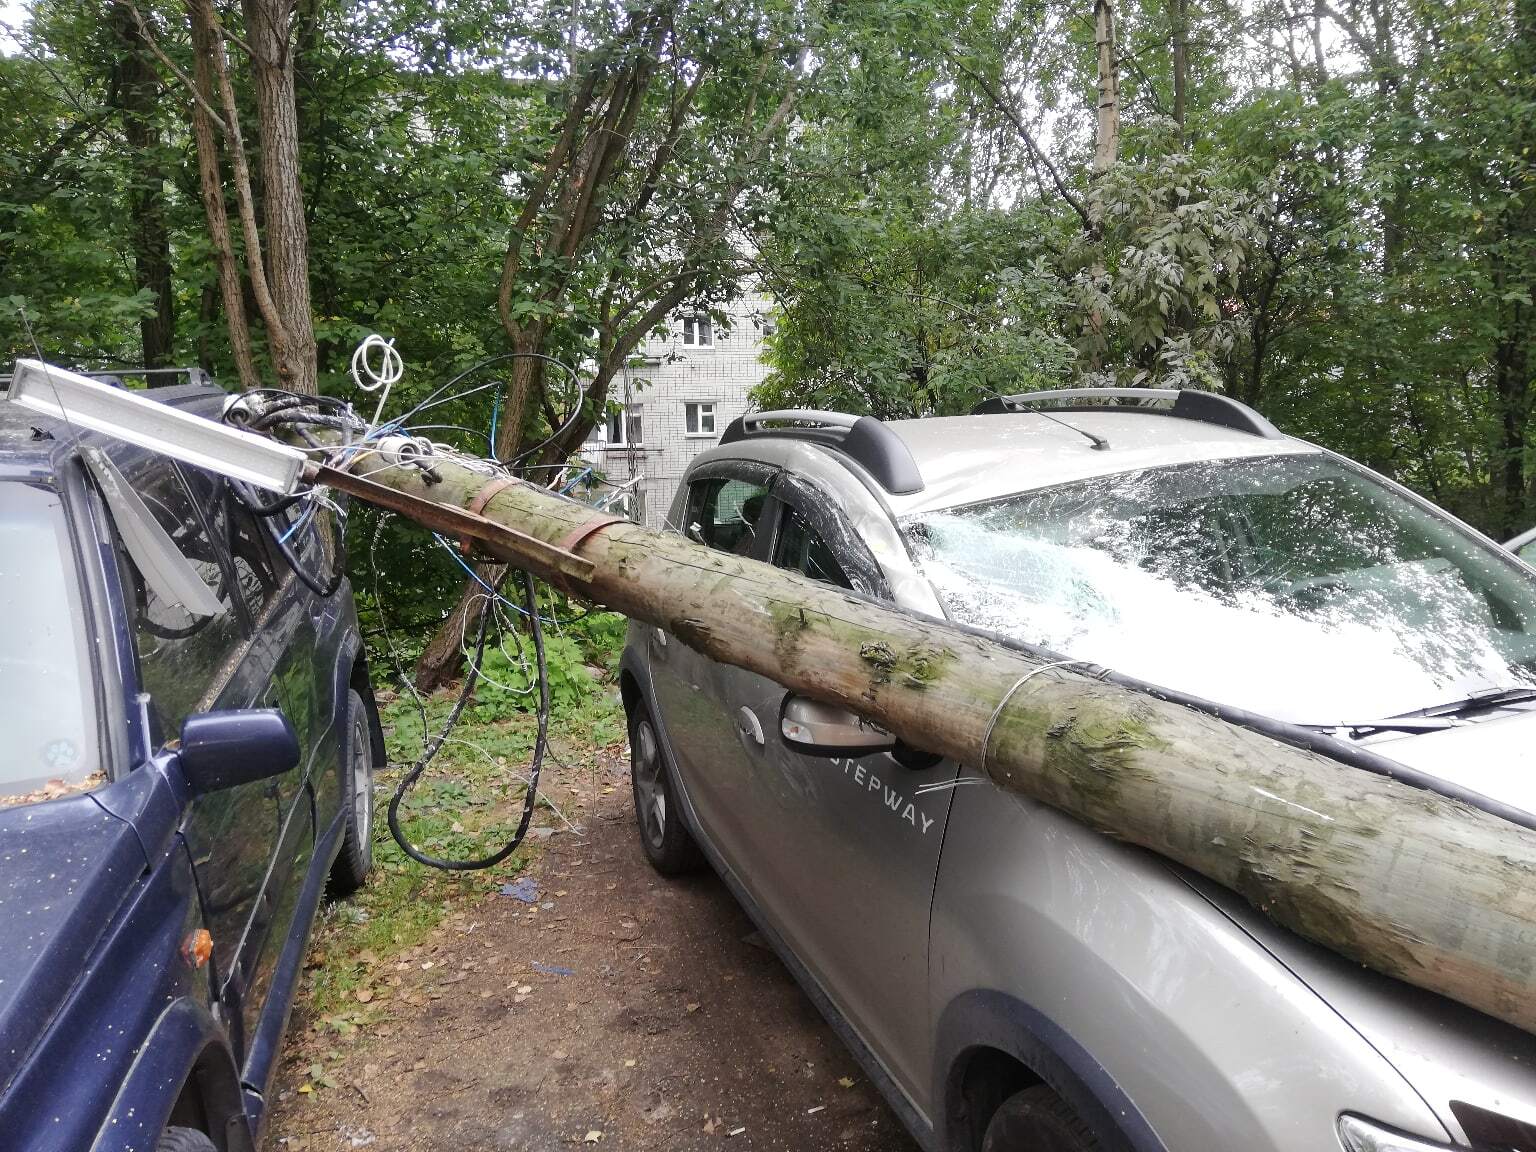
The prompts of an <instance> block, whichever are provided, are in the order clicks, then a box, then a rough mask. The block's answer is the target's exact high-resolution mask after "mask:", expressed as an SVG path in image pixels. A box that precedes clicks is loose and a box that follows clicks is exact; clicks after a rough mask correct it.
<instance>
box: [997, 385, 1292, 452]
mask: <svg viewBox="0 0 1536 1152" xmlns="http://www.w3.org/2000/svg"><path fill="white" fill-rule="evenodd" d="M1127 400H1133V401H1136V403H1134V404H1126V403H1122V401H1127ZM1170 401H1171V403H1169V402H1170ZM1046 407H1049V408H1051V409H1052V410H1053V411H1056V412H1100V411H1103V410H1104V409H1105V408H1106V407H1114V408H1116V409H1124V410H1126V411H1131V412H1145V413H1147V414H1148V415H1153V416H1174V417H1177V418H1179V419H1181V420H1198V421H1200V422H1201V423H1203V424H1219V425H1221V426H1222V427H1223V428H1232V429H1234V430H1236V431H1238V432H1246V433H1248V434H1249V435H1250V436H1262V437H1263V438H1264V439H1266V440H1283V439H1285V433H1284V432H1281V431H1280V429H1278V428H1276V427H1275V426H1274V425H1273V424H1271V423H1270V422H1269V421H1268V420H1266V419H1264V417H1262V416H1260V415H1259V414H1258V413H1257V412H1255V411H1254V410H1253V409H1252V408H1250V407H1248V405H1246V404H1241V403H1239V402H1238V401H1236V400H1234V399H1232V398H1231V397H1230V396H1223V395H1221V393H1219V392H1199V391H1196V390H1195V389H1192V388H1055V389H1051V390H1048V391H1044V392H1018V393H1015V394H1013V395H1011V396H992V397H989V398H988V399H986V400H983V401H982V402H981V403H980V404H978V405H976V407H974V408H972V409H971V415H972V416H991V415H996V414H997V413H999V412H1028V411H1030V410H1031V409H1034V408H1046Z"/></svg>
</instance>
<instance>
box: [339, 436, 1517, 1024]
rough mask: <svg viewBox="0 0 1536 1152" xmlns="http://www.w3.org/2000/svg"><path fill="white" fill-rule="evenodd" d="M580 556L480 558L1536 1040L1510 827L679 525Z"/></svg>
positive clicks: (623, 528)
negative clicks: (932, 759)
mask: <svg viewBox="0 0 1536 1152" xmlns="http://www.w3.org/2000/svg"><path fill="white" fill-rule="evenodd" d="M384 450H385V451H387V450H388V449H387V447H386V448H385V449H384ZM349 466H350V467H351V468H353V469H355V470H359V471H366V472H367V473H368V475H369V477H370V478H371V479H372V480H374V481H375V482H377V483H379V484H383V485H386V486H388V487H391V488H394V489H397V490H399V491H401V492H406V493H410V494H412V495H415V496H419V497H422V498H424V499H427V500H432V501H435V502H437V503H441V504H447V505H452V506H455V507H459V508H463V507H466V506H468V505H469V504H470V503H471V501H473V500H474V498H475V496H476V495H477V494H478V493H479V492H480V491H481V489H482V488H483V487H484V485H485V483H486V481H487V479H488V477H487V476H486V474H484V473H483V472H477V471H473V470H471V469H469V468H466V467H464V466H462V465H460V464H457V463H454V462H452V461H450V460H444V459H435V460H434V461H433V463H432V466H431V469H430V473H426V472H423V471H422V470H420V469H419V468H417V467H411V466H393V467H391V466H389V465H388V461H387V459H381V457H380V456H378V455H375V454H371V453H370V454H363V455H360V456H354V457H353V458H352V461H351V463H350V465H349ZM482 514H483V515H484V516H486V517H487V518H489V519H492V520H495V521H497V522H498V523H500V524H503V525H505V526H507V527H509V528H513V529H515V530H517V531H519V532H523V533H526V534H527V535H530V536H535V537H538V538H540V539H543V540H545V541H548V542H551V543H554V542H557V541H560V540H561V539H562V538H565V537H567V536H568V534H569V533H570V532H571V530H572V529H573V528H576V527H578V526H580V525H582V524H584V523H586V522H588V521H589V520H591V519H593V518H595V517H597V516H599V515H601V514H600V513H598V512H596V511H595V510H594V509H592V508H590V507H588V506H586V505H583V504H579V503H576V502H573V501H569V500H566V499H563V498H561V497H559V496H556V495H554V494H552V493H549V492H547V491H545V490H543V489H541V488H538V487H536V486H532V485H528V484H521V483H519V484H515V485H513V486H511V487H508V488H504V489H503V490H501V491H500V492H498V493H496V494H495V495H494V496H493V497H492V498H491V499H490V500H489V502H487V503H486V506H485V508H484V509H483V512H482ZM575 550H576V552H577V553H578V554H579V555H580V556H581V557H583V558H584V559H586V560H589V561H590V562H591V563H592V565H593V574H592V576H591V578H590V579H589V580H573V579H571V578H570V577H568V576H566V575H564V574H563V573H562V572H560V571H559V570H558V569H557V568H556V567H555V566H554V565H552V564H549V563H547V562H546V561H545V560H544V559H541V558H539V557H536V556H528V555H523V554H520V553H518V552H517V551H516V550H515V549H511V548H506V547H502V546H496V547H494V548H492V549H491V551H492V553H493V554H494V555H496V556H497V558H498V559H501V560H504V561H509V562H515V563H517V564H519V565H520V566H522V567H526V568H528V569H529V570H530V571H533V572H534V573H535V574H536V575H539V576H542V577H544V578H545V579H548V580H550V581H551V582H552V583H555V584H557V585H560V586H562V587H565V588H567V589H568V590H570V591H572V592H573V593H575V594H577V595H580V596H582V597H584V598H586V599H588V600H591V601H594V602H597V603H601V604H605V605H607V606H608V607H610V608H612V609H614V610H616V611H619V612H622V613H624V614H625V615H628V616H630V617H631V618H633V619H635V620H638V621H642V622H644V623H647V624H651V625H654V626H656V627H659V628H662V629H664V630H666V631H667V632H669V633H671V634H672V635H673V636H675V637H677V638H678V639H679V640H681V641H682V642H683V643H685V644H687V645H688V646H689V647H691V648H693V649H695V650H697V651H698V652H700V653H702V654H704V655H705V656H707V657H710V658H711V659H715V660H720V661H723V662H725V663H727V664H732V665H735V666H737V667H741V668H745V669H747V670H749V671H752V672H756V673H758V674H760V675H763V676H767V677H769V678H770V679H772V680H774V681H777V682H778V683H779V684H782V685H783V686H784V687H785V688H787V689H789V690H792V691H795V692H800V693H803V694H805V695H806V696H809V697H812V698H815V699H818V700H824V701H830V702H833V703H837V704H841V705H843V706H845V707H848V708H850V709H853V710H855V711H857V712H858V713H860V714H862V715H864V716H866V717H868V718H869V719H871V720H873V721H875V722H876V723H878V724H880V725H882V726H884V727H886V728H888V729H890V730H891V731H893V732H894V733H896V734H897V735H898V736H900V737H901V738H902V739H904V740H906V741H907V742H908V743H910V744H912V745H914V746H916V747H919V748H923V749H926V750H928V751H931V752H934V753H939V754H942V755H945V756H949V757H951V758H953V759H955V760H958V761H960V762H961V763H964V764H967V765H971V766H973V767H976V768H978V769H984V770H985V772H986V774H987V775H988V776H990V777H991V779H992V780H993V781H995V782H996V783H997V784H998V785H999V786H1000V787H1002V788H1005V789H1008V790H1011V791H1014V792H1017V793H1019V794H1020V795H1022V796H1024V797H1028V798H1030V799H1033V800H1037V801H1041V802H1044V803H1046V804H1049V805H1051V806H1053V807H1055V808H1058V809H1060V810H1061V811H1063V812H1066V813H1068V814H1070V815H1072V816H1074V817H1076V818H1077V819H1079V820H1081V821H1082V822H1084V823H1085V824H1087V825H1088V826H1090V827H1092V828H1094V829H1096V830H1098V831H1100V832H1103V833H1105V834H1107V835H1110V836H1113V837H1116V838H1118V839H1120V840H1124V841H1127V842H1130V843H1133V844H1139V845H1141V846H1143V847H1145V848H1148V849H1150V850H1152V851H1154V852H1157V853H1159V854H1161V855H1163V856H1165V857H1167V858H1169V859H1171V860H1174V861H1177V862H1179V863H1181V864H1183V865H1185V866H1187V867H1189V868H1192V869H1194V870H1195V871H1197V872H1199V873H1201V874H1202V875H1205V876H1207V877H1209V878H1210V879H1212V880H1215V881H1217V882H1218V883H1221V884H1223V885H1226V886H1227V887H1230V888H1232V889H1233V890H1234V891H1236V892H1239V893H1241V894H1242V895H1243V896H1244V897H1245V898H1246V899H1247V900H1249V901H1250V902H1251V903H1252V904H1253V905H1254V906H1255V907H1256V908H1258V909H1260V910H1261V911H1262V912H1264V913H1265V914H1266V915H1267V916H1268V917H1269V918H1270V919H1272V920H1274V921H1275V922H1276V923H1278V924H1281V925H1283V926H1284V927H1286V928H1289V929H1291V930H1293V931H1295V932H1297V933H1299V934H1300V935H1302V936H1305V937H1307V938H1308V939H1311V940H1314V941H1316V942H1317V943H1319V944H1322V945H1324V946H1326V947H1328V948H1331V949H1333V950H1334V951H1336V952H1339V953H1341V954H1343V955H1345V956H1347V957H1349V958H1351V959H1353V960H1356V961H1358V962H1360V963H1362V964H1365V965H1367V966H1369V967H1371V968H1374V969H1376V970H1377V971H1379V972H1383V973H1386V974H1387V975H1389V976H1394V977H1398V978H1400V979H1402V980H1405V981H1407V982H1408V983H1410V984H1414V985H1417V986H1419V987H1421V988H1426V989H1428V990H1430V991H1432V992H1437V993H1440V994H1443V995H1446V996H1449V997H1451V998H1452V999H1455V1000H1459V1001H1461V1002H1462V1003H1464V1004H1468V1005H1470V1006H1472V1007H1474V1008H1476V1009H1479V1010H1481V1011H1483V1012H1486V1013H1488V1014H1489V1015H1492V1016H1495V1017H1498V1018H1500V1019H1502V1020H1505V1021H1508V1022H1509V1023H1511V1024H1514V1025H1516V1026H1518V1027H1520V1028H1524V1029H1526V1030H1527V1031H1531V1032H1536V835H1533V834H1532V833H1530V832H1529V831H1527V830H1526V829H1523V828H1521V827H1518V826H1517V825H1514V824H1511V823H1509V822H1507V821H1504V820H1501V819H1499V818H1497V817H1495V816H1493V815H1490V814H1489V813H1486V812H1483V811H1481V810H1479V809H1475V808H1472V807H1469V806H1468V805H1466V804H1463V803H1460V802H1458V801H1454V800H1451V799H1448V798H1446V797H1443V796H1440V795H1438V794H1435V793H1431V792H1427V791H1423V790H1420V789H1417V788H1413V787H1411V786H1408V785H1405V784H1400V783H1398V782H1396V781H1393V780H1391V779H1388V778H1386V777H1382V776H1375V775H1372V774H1370V773H1367V772H1364V771H1362V770H1360V769H1357V768H1352V767H1349V766H1347V765H1344V764H1341V763H1338V762H1336V761H1333V760H1329V759H1326V758H1324V757H1321V756H1318V755H1315V754H1312V753H1309V752H1304V751H1301V750H1298V749H1297V748H1293V747H1290V746H1288V745H1285V744H1281V743H1279V742H1277V741H1274V740H1272V739H1270V738H1268V737H1265V736H1262V735H1259V734H1257V733H1255V732H1252V731H1250V730H1247V729H1243V728H1238V727H1236V726H1233V725H1230V724H1226V723H1224V722H1222V721H1220V720H1217V719H1215V718H1214V717H1211V716H1208V715H1206V714H1204V713H1200V712H1196V711H1194V710H1191V709H1188V708H1185V707H1182V706H1180V705H1176V704H1172V703H1169V702H1167V701H1164V700H1160V699H1158V698H1156V697H1153V696H1149V695H1146V694H1143V693H1140V692H1137V691H1135V690H1133V689H1129V688H1126V687H1121V686H1117V685H1114V684H1109V683H1104V682H1100V681H1098V680H1094V679H1092V678H1089V677H1085V676H1081V675H1077V674H1074V673H1072V672H1071V671H1069V670H1067V669H1063V668H1054V667H1047V666H1043V665H1041V664H1040V663H1039V662H1038V661H1036V660H1034V659H1031V658H1030V657H1028V656H1026V655H1024V654H1022V653H1020V652H1018V651H1016V650H1014V649H1011V648H1009V647H1006V646H1004V645H1001V644H998V643H995V642H992V641H989V640H986V639H983V638H980V637H977V636H975V635H972V634H969V633H967V632H965V631H963V630H960V629H957V628H954V627H952V626H950V625H947V624H945V623H943V622H941V621H936V620H932V619H929V618H926V617H920V616H917V615H915V614H908V613H904V612H902V611H899V610H897V609H894V608H891V607H888V606H882V605H879V604H876V603H873V602H871V601H867V600H863V599H860V598H858V597H855V596H853V595H851V594H847V593H844V592H842V591H841V590H839V589H836V588H833V587H831V586H829V585H826V584H821V583H817V582H815V581H812V580H809V579H806V578H804V577H801V576H799V575H798V574H795V573H791V572H787V571H784V570H781V569H777V568H772V567H770V566H768V565H765V564H761V563H757V562H754V561H750V560H743V559H740V558H737V557H734V556H729V555H726V554H723V553H720V552H717V551H714V550H711V549H708V548H705V547H702V546H700V545H697V544H693V543H691V542H689V541H687V540H685V539H683V538H682V537H680V536H677V535H672V534H662V533H657V532H652V531H649V530H647V529H644V528H641V527H639V526H638V525H635V524H630V523H619V524H614V525H611V526H609V527H607V528H605V529H603V530H602V531H599V532H596V533H595V534H593V535H590V536H588V537H587V538H586V539H585V540H583V541H582V542H581V543H580V544H579V545H578V546H577V547H576V549H575Z"/></svg>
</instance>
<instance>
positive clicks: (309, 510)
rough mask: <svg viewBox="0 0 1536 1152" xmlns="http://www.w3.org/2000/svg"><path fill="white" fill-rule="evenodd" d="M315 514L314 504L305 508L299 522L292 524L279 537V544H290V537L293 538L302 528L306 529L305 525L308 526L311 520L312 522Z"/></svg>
mask: <svg viewBox="0 0 1536 1152" xmlns="http://www.w3.org/2000/svg"><path fill="white" fill-rule="evenodd" d="M314 512H315V506H314V505H313V504H309V505H307V506H306V507H305V509H304V511H303V513H302V514H301V515H300V516H299V518H298V519H297V520H295V521H294V522H293V523H292V524H290V525H288V529H287V531H285V532H284V533H283V534H282V535H281V536H279V537H278V538H277V539H278V542H279V543H281V544H286V543H288V537H290V536H292V535H293V534H294V533H295V532H297V531H298V530H299V529H300V528H302V527H304V525H306V524H308V523H309V520H310V517H311V516H313V515H314Z"/></svg>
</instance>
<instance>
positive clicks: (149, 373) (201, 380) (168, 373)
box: [0, 364, 213, 391]
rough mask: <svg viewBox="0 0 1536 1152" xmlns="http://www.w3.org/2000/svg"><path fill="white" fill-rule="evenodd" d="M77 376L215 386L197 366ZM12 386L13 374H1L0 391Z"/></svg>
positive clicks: (79, 373) (105, 370)
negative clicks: (182, 380)
mask: <svg viewBox="0 0 1536 1152" xmlns="http://www.w3.org/2000/svg"><path fill="white" fill-rule="evenodd" d="M70 371H71V372H73V373H74V374H75V375H76V376H86V377H89V378H90V379H92V380H102V381H105V382H106V383H108V384H117V385H122V383H123V380H122V378H123V377H124V376H142V377H144V382H145V383H146V384H150V385H154V384H156V382H157V381H161V378H162V377H170V379H169V380H164V381H161V382H163V383H166V384H173V383H175V378H176V377H178V376H185V377H186V378H187V383H188V384H193V385H196V386H197V387H199V388H207V387H209V386H210V385H212V384H213V377H212V376H210V375H209V374H208V373H207V372H205V371H203V369H201V368H199V367H198V366H197V365H195V364H194V365H193V366H192V367H190V368H79V369H76V368H71V369H70ZM10 386H11V374H10V373H9V372H3V373H0V391H5V390H6V389H8V388H10Z"/></svg>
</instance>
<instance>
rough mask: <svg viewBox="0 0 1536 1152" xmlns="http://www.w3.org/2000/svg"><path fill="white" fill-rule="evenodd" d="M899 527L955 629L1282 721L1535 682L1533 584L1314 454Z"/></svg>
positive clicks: (1399, 709)
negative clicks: (1038, 648)
mask: <svg viewBox="0 0 1536 1152" xmlns="http://www.w3.org/2000/svg"><path fill="white" fill-rule="evenodd" d="M902 527H903V530H904V531H905V532H906V533H907V536H908V538H909V540H911V542H912V544H913V550H914V552H915V554H916V555H917V557H918V562H919V565H920V566H921V568H922V570H923V572H924V574H925V575H926V576H927V577H928V578H929V579H930V580H931V581H932V582H933V584H934V586H935V587H936V588H937V590H938V592H939V595H940V597H941V598H942V600H943V601H944V603H945V605H946V607H947V609H948V611H949V612H950V613H951V615H953V616H954V617H955V618H957V619H958V620H961V621H963V622H965V623H967V624H973V625H976V626H979V627H983V628H988V629H992V630H994V631H997V632H1002V633H1004V634H1007V635H1010V636H1013V637H1015V638H1017V639H1020V640H1025V641H1028V642H1030V643H1034V644H1039V645H1042V646H1044V647H1046V648H1050V649H1053V650H1055V651H1057V652H1061V653H1063V654H1065V655H1068V656H1071V657H1074V658H1078V659H1083V660H1088V661H1092V662H1094V663H1097V664H1102V665H1105V666H1107V667H1110V668H1114V669H1116V670H1117V671H1120V672H1124V673H1127V674H1129V675H1131V676H1135V677H1138V678H1140V679H1143V680H1148V681H1151V682H1153V683H1156V684H1161V685H1164V686H1166V687H1169V688H1175V689H1179V690H1182V691H1185V692H1189V693H1193V694H1195V695H1197V696H1203V697H1206V698H1209V699H1212V700H1217V701H1220V702H1222V703H1226V704H1229V705H1235V706H1238V707H1242V708H1247V709H1250V710H1252V711H1255V712H1262V713H1266V714H1268V715H1271V716H1275V717H1278V718H1280V719H1285V720H1291V721H1295V722H1298V723H1305V724H1319V725H1332V724H1346V723H1348V724H1354V723H1363V722H1366V721H1368V720H1370V719H1372V718H1376V717H1387V716H1398V715H1401V714H1402V713H1404V712H1407V711H1411V710H1416V709H1421V708H1426V707H1430V706H1433V705H1437V704H1440V703H1442V702H1445V701H1447V700H1450V699H1452V698H1457V697H1462V696H1466V695H1470V694H1472V693H1476V692H1480V691H1484V690H1487V689H1494V688H1505V687H1512V686H1520V685H1530V684H1536V671H1533V668H1536V636H1533V635H1532V632H1533V630H1536V581H1533V580H1532V579H1531V578H1530V577H1529V576H1528V575H1527V574H1525V573H1524V572H1523V571H1522V570H1521V569H1520V567H1519V566H1518V565H1516V564H1514V563H1512V562H1510V561H1509V560H1508V559H1507V558H1502V557H1500V556H1499V555H1498V554H1497V552H1496V551H1495V550H1493V549H1492V548H1490V547H1489V546H1487V545H1486V544H1484V543H1483V542H1482V541H1480V540H1479V539H1477V538H1476V537H1474V536H1472V535H1470V534H1469V533H1467V532H1466V531H1465V530H1464V529H1461V528H1460V527H1458V526H1457V525H1456V524H1454V523H1453V522H1451V521H1449V520H1447V519H1444V518H1442V517H1440V516H1437V515H1434V514H1433V513H1431V512H1428V511H1426V510H1425V509H1423V508H1422V507H1420V506H1419V505H1417V504H1415V503H1414V502H1412V501H1411V500H1408V499H1406V498H1405V497H1403V496H1401V495H1399V494H1398V493H1396V492H1393V491H1392V490H1390V489H1388V488H1386V487H1384V486H1383V485H1381V484H1379V483H1377V482H1376V481H1374V480H1372V479H1371V478H1370V477H1369V476H1367V475H1365V474H1364V473H1362V472H1359V471H1357V470H1356V469H1354V468H1352V467H1350V466H1348V465H1346V464H1344V463H1342V462H1340V461H1336V460H1334V459H1331V458H1329V457H1327V456H1324V455H1321V454H1317V455H1286V456H1272V457H1264V458H1260V459H1253V460H1228V461H1209V462H1203V463H1199V464H1192V465H1180V466H1176V467H1169V468H1160V469H1149V470H1145V471H1140V472H1130V473H1123V474H1120V475H1115V476H1106V477H1098V478H1095V479H1091V480H1084V481H1079V482H1076V483H1072V484H1066V485H1062V486H1059V487H1055V488H1048V489H1042V490H1040V491H1036V492H1029V493H1023V494H1020V495H1017V496H1012V497H1007V498H1005V499H1002V500H998V501H993V502H990V503H987V504H982V505H975V506H970V507H963V508H957V509H950V510H948V511H945V512H940V513H931V514H924V515H921V516H917V517H913V518H911V519H909V520H907V521H906V522H904V523H903V525H902Z"/></svg>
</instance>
